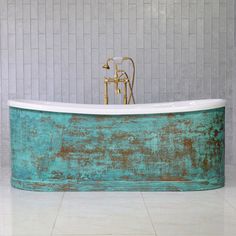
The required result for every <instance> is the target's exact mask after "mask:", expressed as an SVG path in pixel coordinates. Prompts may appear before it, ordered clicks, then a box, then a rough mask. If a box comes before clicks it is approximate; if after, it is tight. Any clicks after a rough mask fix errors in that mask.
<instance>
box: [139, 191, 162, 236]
mask: <svg viewBox="0 0 236 236" xmlns="http://www.w3.org/2000/svg"><path fill="white" fill-rule="evenodd" d="M140 194H141V197H142V199H143V204H144V206H145V209H146V212H147V214H148V217H149V220H150V222H151V224H152V228H153V231H154V233H155V236H158V234H157V231H156V229H155V227H154V223H153V220H152V217H151V214H150V212H149V209H148V207H147V204H146V202H145V200H144V197H143V193H142V192H140Z"/></svg>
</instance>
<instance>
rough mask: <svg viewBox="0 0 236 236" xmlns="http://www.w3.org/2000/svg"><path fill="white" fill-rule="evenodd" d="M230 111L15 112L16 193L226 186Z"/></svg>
mask: <svg viewBox="0 0 236 236" xmlns="http://www.w3.org/2000/svg"><path fill="white" fill-rule="evenodd" d="M224 112H225V111H224V108H218V109H212V110H205V111H197V112H185V113H173V114H150V115H113V116H112V115H82V114H66V113H54V112H45V111H33V110H24V109H20V108H10V122H11V150H12V154H11V155H12V186H14V187H16V188H21V189H26V190H37V191H101V190H102V191H103V190H106V191H116V190H119V191H189V190H206V189H215V188H219V187H223V186H224Z"/></svg>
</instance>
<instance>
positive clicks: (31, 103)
mask: <svg viewBox="0 0 236 236" xmlns="http://www.w3.org/2000/svg"><path fill="white" fill-rule="evenodd" d="M225 105H226V100H225V99H199V100H186V101H174V102H162V103H144V104H134V105H115V104H112V105H101V104H77V103H63V102H48V101H39V100H22V99H16V100H9V101H8V106H9V107H15V108H21V109H27V110H35V111H46V112H58V113H72V114H88V115H142V114H164V113H182V112H193V111H203V110H210V109H216V108H221V107H225Z"/></svg>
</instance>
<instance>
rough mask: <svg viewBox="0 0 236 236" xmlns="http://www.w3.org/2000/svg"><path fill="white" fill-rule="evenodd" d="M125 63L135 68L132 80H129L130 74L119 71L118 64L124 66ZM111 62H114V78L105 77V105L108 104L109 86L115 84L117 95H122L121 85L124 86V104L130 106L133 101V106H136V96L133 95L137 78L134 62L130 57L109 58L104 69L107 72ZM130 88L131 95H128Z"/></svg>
mask: <svg viewBox="0 0 236 236" xmlns="http://www.w3.org/2000/svg"><path fill="white" fill-rule="evenodd" d="M124 61H130V62H131V64H132V68H133V73H132V76H131V79H130V78H129V76H128V74H127V73H126V72H125V71H124V70H121V69H119V67H118V64H122V63H123V62H124ZM109 62H113V66H114V70H115V71H114V76H113V77H105V78H104V104H108V102H109V98H108V85H109V83H114V85H115V94H117V95H118V94H120V93H121V89H120V88H119V83H123V84H124V92H123V93H124V97H123V103H124V104H130V102H131V100H132V102H133V104H135V100H134V94H133V87H134V78H135V65H134V61H133V59H132V58H130V57H113V58H108V59H107V61H106V63H105V64H104V65H103V68H104V69H106V70H109V69H110V66H109ZM128 88H129V94H128Z"/></svg>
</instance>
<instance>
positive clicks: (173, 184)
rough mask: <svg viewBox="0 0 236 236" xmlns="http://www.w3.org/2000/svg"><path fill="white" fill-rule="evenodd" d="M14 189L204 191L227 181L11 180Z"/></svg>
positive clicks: (57, 190)
mask: <svg viewBox="0 0 236 236" xmlns="http://www.w3.org/2000/svg"><path fill="white" fill-rule="evenodd" d="M11 184H12V187H14V188H17V189H22V190H27V191H42V192H55V191H56V192H61V191H71V192H73V191H81V192H86V191H141V192H148V191H157V192H159V191H160V192H161V191H175V192H176V191H180V192H184V191H203V190H212V189H218V188H222V187H224V185H225V179H224V178H223V179H220V180H215V179H214V180H213V181H207V180H201V181H181V182H180V181H81V182H69V181H68V182H66V183H62V182H60V183H59V182H44V183H42V182H36V181H25V180H19V179H15V178H13V177H12V178H11Z"/></svg>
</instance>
